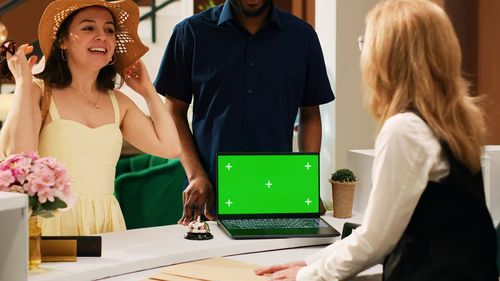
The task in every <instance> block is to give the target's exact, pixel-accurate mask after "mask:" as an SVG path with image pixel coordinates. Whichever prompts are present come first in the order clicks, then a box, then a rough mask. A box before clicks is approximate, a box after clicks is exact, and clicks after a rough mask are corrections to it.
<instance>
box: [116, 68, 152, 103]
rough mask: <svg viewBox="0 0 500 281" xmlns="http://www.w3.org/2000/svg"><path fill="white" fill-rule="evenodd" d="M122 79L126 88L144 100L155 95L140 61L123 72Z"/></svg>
mask: <svg viewBox="0 0 500 281" xmlns="http://www.w3.org/2000/svg"><path fill="white" fill-rule="evenodd" d="M123 74H124V76H125V77H124V79H125V83H126V84H127V86H129V87H130V88H131V89H132V90H134V91H136V92H137V93H138V94H140V95H141V96H143V97H144V98H146V97H148V96H149V95H152V94H156V90H155V88H154V86H153V83H152V82H151V79H150V78H149V74H148V71H147V69H146V66H145V65H144V63H143V62H142V61H141V60H138V61H137V62H135V63H134V64H133V65H131V66H129V67H127V68H126V69H125V70H124V73H123Z"/></svg>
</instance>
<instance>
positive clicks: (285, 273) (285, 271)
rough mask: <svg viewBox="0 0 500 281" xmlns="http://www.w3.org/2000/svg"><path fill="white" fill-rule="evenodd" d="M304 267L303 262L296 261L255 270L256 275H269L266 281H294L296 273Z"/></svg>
mask: <svg viewBox="0 0 500 281" xmlns="http://www.w3.org/2000/svg"><path fill="white" fill-rule="evenodd" d="M304 266H306V263H305V262H304V261H296V262H291V263H286V264H277V265H271V266H268V267H264V268H259V269H257V270H255V274H257V275H269V276H268V277H267V280H270V281H273V280H282V281H295V278H296V277H297V272H298V271H299V270H300V269H301V268H302V267H304Z"/></svg>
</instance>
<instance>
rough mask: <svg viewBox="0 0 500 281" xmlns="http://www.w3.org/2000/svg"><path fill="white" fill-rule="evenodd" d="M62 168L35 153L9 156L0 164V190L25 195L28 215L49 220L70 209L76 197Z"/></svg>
mask: <svg viewBox="0 0 500 281" xmlns="http://www.w3.org/2000/svg"><path fill="white" fill-rule="evenodd" d="M70 187H71V178H70V177H69V176H68V174H67V173H66V169H65V168H64V166H63V165H62V164H61V163H60V162H59V161H57V160H56V159H54V158H51V157H43V158H39V157H38V155H37V154H36V153H35V152H28V153H19V154H13V155H11V156H9V157H8V158H7V159H5V160H3V161H2V162H1V163H0V191H9V192H18V193H26V194H28V196H29V207H30V211H31V216H38V215H40V216H42V217H51V216H52V215H53V214H54V212H55V211H57V210H58V209H66V208H69V207H70V206H71V205H72V204H73V202H74V200H75V197H76V196H75V194H74V193H72V192H71V190H70Z"/></svg>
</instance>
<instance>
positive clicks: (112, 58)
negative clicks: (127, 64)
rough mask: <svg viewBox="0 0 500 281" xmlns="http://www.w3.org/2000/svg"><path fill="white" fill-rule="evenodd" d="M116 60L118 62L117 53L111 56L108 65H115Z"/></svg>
mask: <svg viewBox="0 0 500 281" xmlns="http://www.w3.org/2000/svg"><path fill="white" fill-rule="evenodd" d="M115 62H116V55H115V54H113V56H112V57H111V61H110V62H109V63H108V65H113V64H115Z"/></svg>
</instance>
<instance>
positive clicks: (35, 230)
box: [28, 216, 42, 270]
mask: <svg viewBox="0 0 500 281" xmlns="http://www.w3.org/2000/svg"><path fill="white" fill-rule="evenodd" d="M28 233H29V264H28V267H29V270H34V269H37V268H38V267H39V266H40V263H42V254H41V252H40V240H41V237H42V229H41V228H40V226H39V225H38V216H31V217H30V218H29V221H28Z"/></svg>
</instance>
